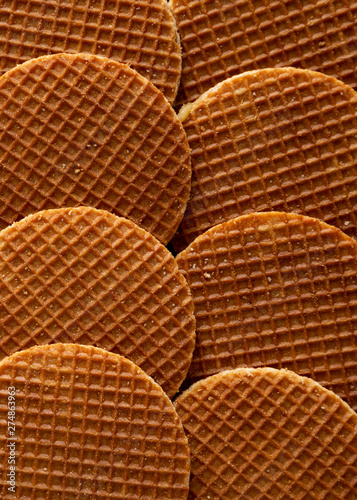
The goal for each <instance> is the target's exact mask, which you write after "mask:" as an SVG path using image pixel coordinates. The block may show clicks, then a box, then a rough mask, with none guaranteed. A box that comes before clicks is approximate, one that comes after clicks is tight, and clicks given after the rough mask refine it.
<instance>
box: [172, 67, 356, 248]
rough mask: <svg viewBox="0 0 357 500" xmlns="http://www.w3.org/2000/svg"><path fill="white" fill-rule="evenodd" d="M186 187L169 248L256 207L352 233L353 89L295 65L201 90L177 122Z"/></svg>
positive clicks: (354, 234) (254, 74) (354, 153)
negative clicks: (188, 161) (184, 148)
mask: <svg viewBox="0 0 357 500" xmlns="http://www.w3.org/2000/svg"><path fill="white" fill-rule="evenodd" d="M183 124H184V128H185V131H186V133H187V136H188V141H189V145H190V148H191V155H192V190H191V195H190V200H189V203H188V205H187V209H186V213H185V216H184V219H183V221H182V223H181V225H180V227H179V230H178V233H177V235H176V236H175V238H174V241H173V242H174V246H175V248H176V250H177V251H179V250H182V249H183V248H184V247H185V246H187V245H188V244H189V243H190V242H191V241H193V239H194V238H195V237H196V236H198V235H199V234H202V233H203V232H204V231H206V230H207V229H209V228H210V227H212V226H214V225H216V224H219V223H221V222H223V221H226V220H229V219H233V218H234V217H238V216H239V215H244V214H248V213H251V212H260V211H272V210H276V211H284V212H295V213H302V214H305V215H309V216H311V217H316V218H318V219H321V220H324V221H325V222H327V223H329V224H332V225H335V226H337V227H339V228H340V229H342V230H343V231H344V232H346V233H347V234H349V235H350V236H353V237H357V216H356V212H357V93H356V92H355V91H354V90H352V89H351V88H350V87H348V86H347V85H345V84H343V83H342V82H340V81H338V80H336V79H335V78H332V77H328V76H325V75H322V74H321V73H316V72H313V71H308V70H299V69H295V68H281V69H266V70H260V71H252V72H248V73H245V74H244V75H240V76H236V77H233V78H231V79H229V80H226V81H225V82H222V83H221V84H219V85H217V86H216V87H215V88H213V89H211V90H209V91H208V92H207V93H206V94H205V95H203V96H202V97H201V98H199V99H198V100H197V101H196V102H195V103H194V104H193V105H192V107H191V109H190V111H189V113H188V116H187V117H186V119H185V120H184V123H183Z"/></svg>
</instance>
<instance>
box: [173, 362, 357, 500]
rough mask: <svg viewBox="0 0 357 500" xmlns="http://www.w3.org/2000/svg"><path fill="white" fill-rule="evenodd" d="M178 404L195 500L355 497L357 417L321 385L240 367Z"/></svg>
mask: <svg viewBox="0 0 357 500" xmlns="http://www.w3.org/2000/svg"><path fill="white" fill-rule="evenodd" d="M175 405H176V410H177V413H178V415H179V417H180V418H181V420H182V423H183V426H184V429H185V431H186V433H187V436H188V440H189V446H190V451H191V480H190V493H189V499H190V500H193V499H199V500H207V499H212V500H220V499H222V500H236V499H238V498H241V499H249V500H302V499H305V500H322V499H324V500H325V499H326V500H327V499H329V500H330V499H331V500H332V499H335V500H337V499H340V500H342V499H343V500H354V499H355V498H356V491H357V490H356V488H357V415H356V413H355V412H353V411H352V410H351V408H349V407H348V406H347V405H346V404H345V403H343V402H342V401H341V400H340V399H339V398H338V397H337V396H336V395H335V394H333V393H332V392H331V391H327V390H326V389H324V388H322V387H321V386H320V385H319V384H317V383H316V382H314V381H312V380H309V379H307V378H304V377H299V376H297V375H296V374H294V373H292V372H289V371H286V370H274V369H271V368H263V369H244V368H243V369H237V370H232V371H227V372H224V373H220V374H218V375H215V376H213V377H210V378H208V379H206V380H202V381H200V382H197V384H195V385H194V386H192V387H191V388H190V389H188V390H187V391H186V392H184V393H183V394H182V395H181V396H180V397H179V398H178V399H177V400H176V403H175Z"/></svg>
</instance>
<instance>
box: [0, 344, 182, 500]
mask: <svg viewBox="0 0 357 500" xmlns="http://www.w3.org/2000/svg"><path fill="white" fill-rule="evenodd" d="M0 398H1V404H0V442H1V447H0V463H1V476H2V481H1V486H0V492H1V498H2V499H3V500H12V499H13V498H21V500H45V499H51V500H52V499H57V498H58V499H59V498H61V499H66V500H67V499H68V500H69V499H71V500H83V499H89V498H95V499H103V500H104V499H105V500H108V499H109V498H110V499H118V500H119V499H120V500H122V499H124V498H125V499H128V500H129V499H131V500H137V499H141V500H151V499H162V500H168V499H170V500H172V499H177V500H182V499H185V498H187V492H188V480H189V468H190V461H189V450H188V445H187V438H186V437H185V434H184V431H183V429H182V424H181V422H180V420H179V418H178V416H177V414H176V412H175V410H174V408H173V406H172V403H171V402H170V400H169V399H168V398H167V396H166V395H165V394H164V392H163V391H162V389H161V388H160V387H159V386H158V385H157V384H155V382H154V381H153V380H152V379H151V378H150V377H148V376H147V375H146V374H145V373H144V372H143V371H142V370H141V369H140V368H138V367H137V366H136V365H135V364H134V363H132V362H131V361H129V360H127V359H125V358H123V357H122V356H118V355H117V354H112V353H109V352H107V351H104V350H103V349H98V348H94V347H90V346H80V345H75V344H66V345H64V344H56V345H51V346H39V347H33V348H32V349H29V350H26V351H22V352H20V353H16V354H14V355H13V356H11V357H9V358H7V359H5V360H3V361H2V362H1V363H0ZM9 408H13V409H12V410H9ZM9 415H10V417H12V416H13V418H10V419H9ZM8 423H9V424H10V425H8ZM14 464H15V465H14ZM12 466H13V467H14V469H12ZM13 470H14V472H15V474H14V475H13V476H11V472H12V471H13ZM8 475H9V476H8ZM9 477H10V478H11V477H13V478H14V479H13V482H14V483H15V489H14V490H9V489H8V488H10V487H11V484H10V479H9Z"/></svg>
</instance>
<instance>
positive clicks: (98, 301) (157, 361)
mask: <svg viewBox="0 0 357 500" xmlns="http://www.w3.org/2000/svg"><path fill="white" fill-rule="evenodd" d="M54 342H63V343H67V342H74V343H79V344H89V345H94V346H98V347H101V348H104V349H107V350H109V351H112V352H115V353H119V354H122V355H124V356H126V357H127V358H129V359H131V360H132V361H133V362H134V363H136V364H137V365H139V366H140V367H141V368H142V369H143V370H145V371H146V373H148V374H149V375H150V376H152V377H153V378H154V380H155V381H156V382H157V383H158V384H160V385H161V386H162V387H163V388H164V390H165V391H166V392H167V393H168V395H169V396H173V395H174V394H175V393H176V391H177V390H178V388H179V387H180V385H181V383H182V381H183V380H184V378H185V376H186V374H187V371H188V368H189V365H190V362H191V357H192V352H193V349H194V344H195V319H194V315H193V302H192V298H191V295H190V292H189V288H188V286H187V283H186V281H185V279H184V278H183V276H182V274H181V273H180V272H179V270H178V267H177V264H176V262H175V259H174V258H173V256H172V255H171V253H170V252H169V251H168V250H167V249H166V248H165V247H164V246H163V245H161V243H159V242H158V241H157V240H156V239H155V238H154V237H153V236H151V235H150V234H149V233H147V232H146V231H144V230H142V229H140V228H139V227H137V226H136V225H135V224H134V223H133V222H131V221H128V220H126V219H123V218H120V217H116V216H114V215H112V214H109V213H108V212H104V211H102V210H96V209H94V208H88V207H79V208H74V209H58V210H49V211H44V212H39V213H38V214H35V215H32V216H29V217H27V218H25V219H23V220H22V221H20V222H18V223H16V224H13V225H12V226H11V227H9V228H7V229H4V230H3V231H2V232H1V233H0V359H3V358H4V357H5V356H9V355H10V354H12V353H14V352H16V351H19V350H21V349H26V348H28V347H31V346H33V345H43V344H51V343H54Z"/></svg>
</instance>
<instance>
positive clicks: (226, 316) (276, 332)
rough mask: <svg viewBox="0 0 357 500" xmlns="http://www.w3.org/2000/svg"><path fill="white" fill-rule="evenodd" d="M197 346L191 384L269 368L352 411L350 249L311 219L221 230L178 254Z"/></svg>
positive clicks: (355, 273) (249, 219) (354, 341)
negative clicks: (291, 374)
mask: <svg viewBox="0 0 357 500" xmlns="http://www.w3.org/2000/svg"><path fill="white" fill-rule="evenodd" d="M177 263H178V265H179V268H180V269H181V271H182V272H183V274H184V276H185V277H186V279H187V281H188V284H189V286H190V289H191V293H192V297H193V301H194V306H195V316H196V323H197V342H196V349H195V352H194V355H193V361H192V365H191V367H190V377H191V379H192V380H197V379H199V378H202V377H206V376H208V375H213V374H214V373H217V372H219V371H221V370H225V369H229V368H239V367H247V366H248V367H261V366H271V367H274V368H288V369H290V370H293V371H295V372H297V373H298V374H299V375H307V376H310V377H312V378H313V379H315V380H317V381H318V382H320V383H321V384H322V385H323V386H325V387H327V388H328V389H331V390H333V391H335V392H336V394H338V395H339V396H340V397H341V398H343V399H345V400H346V401H347V402H348V403H349V405H350V406H352V408H353V409H357V243H356V242H355V241H354V240H352V239H351V238H349V237H348V236H346V235H344V234H343V233H342V232H341V231H340V230H339V229H336V228H334V227H332V226H328V225H327V224H325V223H323V222H320V221H318V220H316V219H312V218H310V217H304V216H301V215H294V214H284V213H260V214H251V215H247V216H243V217H239V218H237V219H234V220H232V221H229V222H225V223H223V224H220V225H218V226H216V227H214V228H212V229H210V230H209V231H207V232H206V233H205V234H203V235H201V236H199V237H198V238H197V239H196V240H195V241H194V242H193V243H192V244H191V245H190V246H189V247H188V248H187V249H186V250H184V251H183V252H182V253H181V254H179V255H178V257H177Z"/></svg>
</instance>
